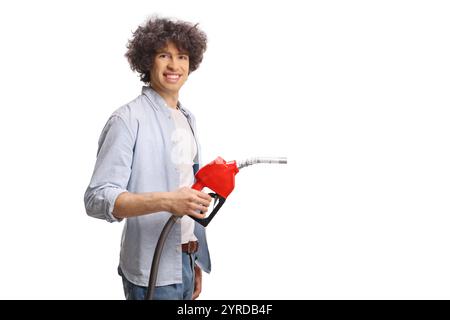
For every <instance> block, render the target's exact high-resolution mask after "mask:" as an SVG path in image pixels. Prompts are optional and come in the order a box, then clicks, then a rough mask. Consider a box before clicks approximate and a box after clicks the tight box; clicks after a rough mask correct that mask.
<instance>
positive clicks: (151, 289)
mask: <svg viewBox="0 0 450 320" xmlns="http://www.w3.org/2000/svg"><path fill="white" fill-rule="evenodd" d="M178 219H180V217H176V216H174V215H172V216H171V217H170V218H169V220H167V222H166V224H165V225H164V228H163V229H162V231H161V234H160V236H159V239H158V243H157V244H156V249H155V253H154V254H153V261H152V268H151V270H150V278H149V279H148V286H147V294H146V296H145V299H146V300H153V294H154V293H155V285H156V278H157V276H158V268H159V260H160V258H161V254H162V251H163V248H164V243H165V242H166V239H167V236H168V235H169V233H170V230H172V227H173V225H174V224H175V222H177V220H178Z"/></svg>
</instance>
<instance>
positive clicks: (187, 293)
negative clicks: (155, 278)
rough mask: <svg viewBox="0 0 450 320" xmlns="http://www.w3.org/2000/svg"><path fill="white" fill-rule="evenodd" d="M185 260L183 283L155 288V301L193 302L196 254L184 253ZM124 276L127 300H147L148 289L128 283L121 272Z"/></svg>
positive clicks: (124, 289)
mask: <svg viewBox="0 0 450 320" xmlns="http://www.w3.org/2000/svg"><path fill="white" fill-rule="evenodd" d="M182 259H183V283H174V284H170V285H167V286H161V287H156V288H155V293H154V295H153V299H154V300H192V293H193V292H194V280H195V279H194V277H195V272H194V264H195V257H194V254H189V253H186V252H183V253H182ZM119 273H120V274H121V276H122V283H123V291H124V293H125V298H126V299H127V300H145V295H146V294H147V287H142V286H138V285H136V284H134V283H131V282H130V281H128V279H127V278H125V276H124V275H123V273H122V272H120V271H119Z"/></svg>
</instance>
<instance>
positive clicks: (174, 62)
mask: <svg viewBox="0 0 450 320" xmlns="http://www.w3.org/2000/svg"><path fill="white" fill-rule="evenodd" d="M167 67H168V68H169V69H171V70H177V69H178V61H177V59H175V58H174V57H172V58H170V59H169V63H168V64H167Z"/></svg>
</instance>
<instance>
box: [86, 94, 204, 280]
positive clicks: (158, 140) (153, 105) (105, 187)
mask: <svg viewBox="0 0 450 320" xmlns="http://www.w3.org/2000/svg"><path fill="white" fill-rule="evenodd" d="M179 107H180V110H181V111H182V112H183V114H184V115H185V116H186V118H187V120H188V122H189V124H190V126H191V128H192V131H193V134H194V138H195V140H196V143H197V150H198V152H197V157H196V159H195V161H194V162H195V164H194V166H193V170H194V173H195V172H196V171H197V170H198V168H199V163H200V157H199V155H200V146H199V144H198V140H197V131H196V126H195V118H194V116H193V114H192V113H191V112H189V111H188V110H187V109H185V108H183V106H182V105H179ZM171 117H172V115H171V112H170V109H169V107H168V106H167V104H166V103H165V101H164V99H163V98H162V97H161V96H160V95H159V94H158V93H157V92H156V91H154V90H153V89H151V88H150V87H143V88H142V94H141V95H140V96H138V97H137V98H136V99H134V100H133V101H131V102H130V103H128V104H126V105H124V106H122V107H121V108H119V109H117V110H116V111H115V112H114V113H113V114H112V115H111V117H110V118H109V120H108V122H107V123H106V125H105V127H104V128H103V131H102V133H101V135H100V139H99V145H98V152H97V162H96V164H95V168H94V173H93V175H92V179H91V182H90V184H89V186H88V188H87V190H86V193H85V195H84V203H85V207H86V212H87V214H88V215H89V216H91V217H94V218H99V219H105V220H107V221H109V222H114V221H119V220H118V219H116V218H115V217H114V216H113V215H112V211H113V209H114V203H115V201H116V198H117V196H118V195H119V194H121V193H122V192H127V191H129V192H161V191H173V190H175V189H177V188H178V186H179V183H180V181H179V180H180V175H179V173H178V172H177V168H176V165H175V164H174V163H173V162H172V161H171V143H172V142H171V139H170V137H171V136H172V133H173V131H174V130H175V125H174V121H173V120H172V119H171ZM170 215H171V214H170V213H169V212H157V213H152V214H148V215H143V216H138V217H132V218H127V219H126V221H125V225H124V229H123V233H122V242H121V251H120V262H119V267H120V269H121V270H122V272H123V274H124V275H125V277H126V278H127V279H128V280H129V281H130V282H132V283H134V284H137V285H140V286H147V285H148V278H149V272H150V266H151V263H152V258H153V253H154V251H155V247H156V243H157V240H158V237H159V235H160V233H161V230H162V228H163V226H164V224H165V223H166V221H167V220H168V219H169V217H170ZM178 221H180V220H178ZM194 234H195V236H196V237H197V239H198V241H199V251H198V252H197V253H196V256H197V264H198V265H199V266H200V267H201V268H202V269H203V270H204V271H205V272H208V273H209V272H210V271H211V261H210V256H209V251H208V246H207V243H206V235H205V228H204V227H203V226H201V225H200V224H198V223H195V230H194ZM181 261H182V260H181V226H180V223H179V222H177V223H176V224H175V225H174V227H173V229H172V231H171V232H170V234H169V236H168V238H167V241H166V243H165V245H164V250H163V253H162V256H161V261H160V266H159V272H158V279H157V283H156V285H157V286H162V285H168V284H173V283H182V263H181Z"/></svg>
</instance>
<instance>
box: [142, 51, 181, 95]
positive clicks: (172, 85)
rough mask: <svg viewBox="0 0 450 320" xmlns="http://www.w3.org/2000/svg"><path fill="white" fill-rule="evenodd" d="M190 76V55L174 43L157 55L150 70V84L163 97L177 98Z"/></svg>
mask: <svg viewBox="0 0 450 320" xmlns="http://www.w3.org/2000/svg"><path fill="white" fill-rule="evenodd" d="M188 75H189V55H188V53H187V52H182V51H179V50H178V48H177V47H176V46H175V44H173V43H172V42H168V43H167V45H166V46H165V47H164V48H161V49H160V50H158V51H157V52H156V54H155V58H154V61H153V67H152V69H151V70H150V83H151V86H152V88H153V89H155V90H156V91H157V92H158V93H160V94H161V95H162V96H167V95H170V96H177V97H178V91H179V90H180V88H181V87H182V86H183V84H184V83H185V82H186V80H187V78H188Z"/></svg>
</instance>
